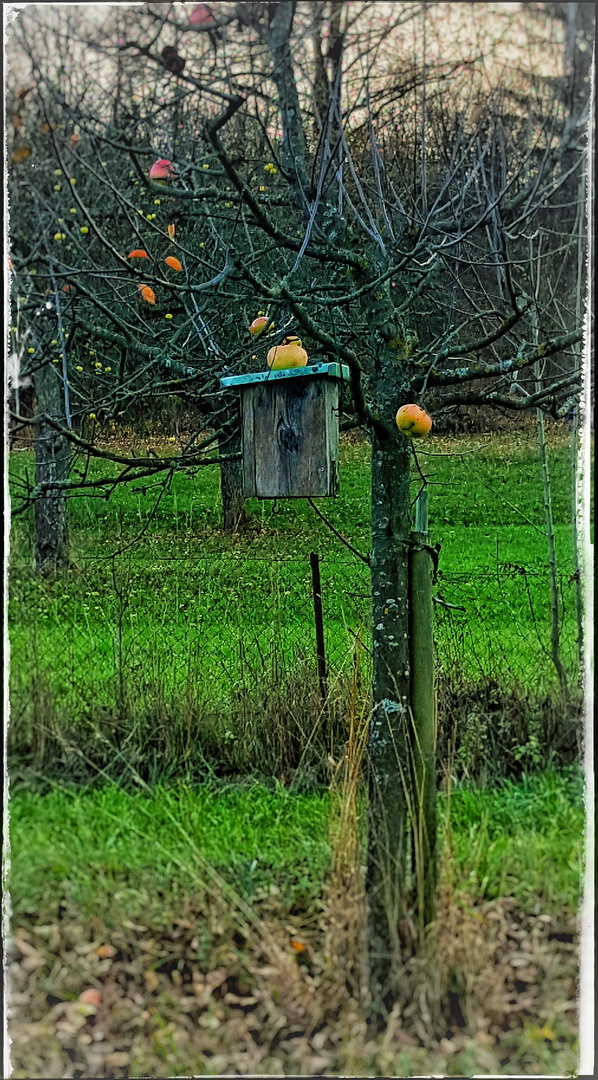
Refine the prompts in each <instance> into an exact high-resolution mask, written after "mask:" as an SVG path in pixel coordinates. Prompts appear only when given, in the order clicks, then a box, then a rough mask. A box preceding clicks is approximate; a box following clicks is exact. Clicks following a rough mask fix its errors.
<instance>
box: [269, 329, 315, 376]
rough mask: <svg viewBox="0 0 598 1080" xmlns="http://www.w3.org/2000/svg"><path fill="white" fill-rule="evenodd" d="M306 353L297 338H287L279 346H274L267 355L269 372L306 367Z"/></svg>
mask: <svg viewBox="0 0 598 1080" xmlns="http://www.w3.org/2000/svg"><path fill="white" fill-rule="evenodd" d="M307 359H308V357H307V353H306V351H305V349H304V348H303V345H302V344H301V342H300V340H299V338H298V337H294V336H289V337H285V338H283V340H282V344H281V345H275V346H274V348H273V349H270V352H269V353H268V367H269V368H270V370H271V371H281V370H282V369H283V368H298V367H306V366H307Z"/></svg>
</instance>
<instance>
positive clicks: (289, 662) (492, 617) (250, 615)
mask: <svg viewBox="0 0 598 1080" xmlns="http://www.w3.org/2000/svg"><path fill="white" fill-rule="evenodd" d="M320 576H321V592H322V608H323V619H324V641H325V650H326V666H327V670H328V675H329V679H331V680H333V681H334V679H339V678H340V679H342V678H343V677H344V676H345V675H346V674H347V673H348V672H349V671H350V669H351V664H352V662H353V655H354V652H355V641H356V638H359V640H360V642H361V643H362V650H361V652H362V656H363V662H364V663H367V658H368V656H369V655H370V654H371V633H372V624H371V584H370V576H369V569H368V567H367V566H365V565H364V564H363V563H361V562H360V561H359V560H357V559H356V558H355V557H354V556H352V555H351V553H350V552H347V554H346V556H342V557H338V555H335V556H331V555H330V554H325V555H323V556H322V557H321V559H320ZM434 592H435V605H434V610H435V624H436V643H437V665H438V669H439V671H444V672H448V673H449V674H450V673H458V674H459V675H460V677H463V678H470V679H475V678H476V677H479V676H482V675H483V676H488V675H493V676H496V677H497V678H501V679H503V680H510V681H513V680H518V681H519V682H520V683H522V684H526V685H529V686H530V687H531V686H533V687H537V686H538V685H539V684H540V683H541V682H542V681H546V680H548V681H549V680H550V679H551V678H553V676H554V672H553V671H552V665H551V661H550V656H549V652H548V644H549V640H550V636H549V596H548V583H547V575H546V572H545V571H544V570H536V571H531V570H526V569H525V568H524V567H516V566H513V565H511V564H506V563H503V564H497V565H496V566H495V567H493V568H492V569H489V568H484V569H481V568H480V569H479V570H478V571H477V572H476V573H475V574H473V573H471V572H470V573H462V574H461V573H445V572H443V571H442V569H440V571H439V574H438V579H437V582H436V585H435V589H434ZM561 597H562V607H563V620H562V628H561V630H562V632H561V648H562V653H563V659H564V661H565V663H566V665H567V666H568V668H569V669H570V670H571V671H573V669H574V667H575V657H576V640H575V637H576V633H575V626H574V620H572V619H571V617H570V615H571V612H572V610H573V606H574V598H573V588H572V584H571V582H567V581H566V580H565V579H564V578H563V579H562V580H561ZM10 642H11V664H10V685H11V705H12V710H13V714H14V713H15V712H17V713H18V712H19V710H23V709H25V710H26V709H27V707H28V704H29V703H30V702H31V700H32V698H33V697H34V696H35V693H36V692H37V690H36V687H37V689H39V686H40V685H41V684H43V685H44V686H46V688H47V690H48V692H49V693H51V696H52V698H53V700H54V702H55V704H56V706H57V707H59V708H60V710H61V711H66V712H67V713H68V714H69V715H71V716H72V717H76V716H77V715H78V714H80V713H85V712H86V711H89V710H90V709H97V708H99V707H104V708H105V709H106V710H113V709H114V707H115V704H114V703H115V699H116V697H115V696H117V695H118V693H119V692H120V693H121V695H122V694H123V693H124V692H125V690H127V689H128V692H129V693H140V692H144V693H145V692H149V691H150V689H152V690H153V691H154V692H155V693H159V694H161V695H163V696H164V698H165V699H173V698H174V697H177V696H179V697H180V696H184V695H185V694H188V693H189V692H191V689H192V690H193V693H194V694H196V695H197V694H199V695H201V697H202V699H203V700H204V702H205V704H206V706H209V707H212V708H215V709H217V708H222V707H224V706H225V704H226V703H227V702H230V701H231V700H232V699H235V698H238V696H239V695H242V694H247V693H251V692H252V691H253V690H255V689H258V690H259V689H260V688H263V686H264V683H265V681H267V680H268V679H270V680H276V678H278V677H281V676H282V675H283V673H285V672H286V673H289V672H291V671H292V670H293V669H294V668H298V667H302V670H305V671H310V670H312V669H313V671H316V668H317V656H316V631H315V623H314V605H313V591H312V581H311V572H310V563H309V552H306V553H305V556H304V557H289V558H285V557H279V558H263V557H262V558H256V557H253V556H247V555H245V554H243V555H242V556H238V557H233V556H231V554H230V553H228V554H227V555H226V556H224V555H209V556H205V555H198V556H194V557H184V558H176V559H162V558H160V557H150V558H144V559H140V558H139V556H138V555H136V556H135V558H134V559H133V558H127V557H126V556H122V557H120V558H119V559H116V560H114V561H112V562H110V561H106V560H100V559H97V558H95V559H88V560H83V562H82V563H81V564H80V566H79V569H78V571H76V572H74V571H73V572H71V573H70V574H69V575H68V578H67V579H65V580H64V581H59V580H56V581H54V582H52V583H49V582H45V581H40V580H39V579H38V578H36V576H35V575H34V574H32V573H31V572H30V571H28V570H26V569H24V568H23V567H21V569H20V570H19V569H18V567H17V568H15V567H13V569H12V572H11V583H10Z"/></svg>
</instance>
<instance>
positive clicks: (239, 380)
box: [220, 364, 349, 387]
mask: <svg viewBox="0 0 598 1080" xmlns="http://www.w3.org/2000/svg"><path fill="white" fill-rule="evenodd" d="M310 375H326V376H327V377H328V378H329V379H343V380H344V381H345V382H348V381H349V368H348V367H345V365H344V364H343V365H341V364H310V365H309V366H307V367H300V368H282V369H281V370H280V371H256V372H254V373H253V374H252V375H227V376H226V377H225V378H224V379H221V380H220V385H221V386H222V387H228V386H249V385H250V384H252V383H260V382H274V381H275V380H278V379H298V378H305V377H306V376H310Z"/></svg>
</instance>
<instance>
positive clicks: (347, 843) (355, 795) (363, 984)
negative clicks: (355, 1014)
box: [324, 632, 370, 1008]
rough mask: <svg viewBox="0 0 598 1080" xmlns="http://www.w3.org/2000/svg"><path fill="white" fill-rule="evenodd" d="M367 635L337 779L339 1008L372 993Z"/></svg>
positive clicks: (355, 666)
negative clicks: (364, 677) (365, 782)
mask: <svg viewBox="0 0 598 1080" xmlns="http://www.w3.org/2000/svg"><path fill="white" fill-rule="evenodd" d="M362 648H363V646H362V641H361V633H360V632H358V633H357V635H356V637H355V645H354V650H353V661H352V670H351V678H350V682H349V693H348V701H347V728H348V736H347V744H346V749H345V753H344V756H343V758H342V759H341V762H340V763H339V766H340V768H339V767H337V768H335V771H334V774H333V776H332V780H331V793H332V796H333V805H335V807H336V813H333V815H332V821H331V831H330V846H331V852H332V860H331V871H330V874H329V877H328V880H327V882H326V887H325V892H324V902H325V904H326V908H327V910H328V912H329V917H328V926H327V930H326V941H325V955H326V958H327V961H328V964H329V966H330V971H331V973H333V974H334V979H335V983H336V994H337V997H338V1005H339V1008H340V1006H341V1005H342V1003H343V1002H345V1003H346V1002H347V997H348V998H349V999H353V1000H354V1001H357V1002H360V1003H364V999H365V997H366V996H367V967H366V963H367V942H366V909H365V882H364V868H363V867H362V839H361V837H360V827H359V825H360V812H359V789H360V780H361V774H362V764H363V758H364V754H365V751H366V747H367V739H368V726H369V717H370V713H369V703H368V700H367V695H364V694H363V693H361V687H360V671H361V653H362Z"/></svg>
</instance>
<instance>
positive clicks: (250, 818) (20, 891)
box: [10, 784, 330, 924]
mask: <svg viewBox="0 0 598 1080" xmlns="http://www.w3.org/2000/svg"><path fill="white" fill-rule="evenodd" d="M329 809H330V799H329V796H328V794H327V792H326V791H324V792H323V793H321V794H318V795H312V796H309V797H308V796H304V795H299V794H289V793H288V792H286V791H285V790H284V788H281V787H277V789H276V790H275V791H273V792H271V791H268V790H267V789H266V788H264V787H262V786H260V785H257V784H256V785H254V786H252V787H250V788H246V789H243V788H241V789H239V788H234V789H233V788H226V789H225V788H222V787H216V786H212V785H206V786H203V787H199V788H196V789H191V788H189V787H185V786H183V785H176V786H174V787H171V788H164V787H159V788H157V789H156V790H155V791H153V792H152V794H151V795H148V794H144V793H142V792H135V793H129V792H125V791H123V790H122V789H121V788H119V787H115V786H108V787H105V788H103V789H102V790H101V791H86V790H85V789H83V790H79V791H66V790H60V789H57V790H54V791H53V792H52V793H51V794H49V795H44V796H38V795H34V794H31V793H30V792H27V793H25V792H22V793H18V794H16V795H15V796H14V797H13V798H12V799H11V801H10V834H11V870H10V890H11V896H12V906H13V915H14V916H17V917H18V915H19V914H21V913H22V912H35V911H42V912H43V914H44V917H46V916H50V917H55V916H56V912H57V910H58V907H59V904H61V903H64V904H66V906H68V907H69V908H74V909H76V910H78V911H79V912H81V913H82V915H83V917H84V918H85V919H90V918H92V917H93V916H98V915H101V916H102V917H103V918H104V919H106V920H107V921H108V923H109V924H110V923H112V924H114V923H115V922H116V921H118V919H119V918H123V917H125V916H126V917H127V918H129V919H131V918H132V919H135V918H140V917H141V916H143V915H144V914H145V915H146V916H147V915H148V914H149V913H151V915H152V918H154V919H158V920H159V919H160V912H161V911H162V916H163V917H164V918H166V919H168V917H169V915H170V913H171V912H172V911H173V909H175V908H176V905H177V903H178V902H180V901H181V900H182V898H184V897H185V896H189V894H190V893H194V892H196V891H199V892H201V891H202V890H203V885H204V882H205V881H206V874H205V870H204V863H208V864H209V865H210V866H211V867H214V868H215V869H217V870H218V871H219V872H221V873H222V874H223V876H224V877H225V878H226V880H227V881H228V882H229V883H230V884H232V885H233V886H234V887H235V889H236V890H237V891H238V892H239V893H241V895H243V897H244V898H245V899H248V900H251V899H253V898H260V897H261V898H263V897H264V896H266V895H268V894H269V892H270V890H271V888H272V887H275V888H276V889H280V890H281V891H283V892H284V904H287V905H288V906H289V907H290V906H291V905H292V904H293V903H298V902H299V903H303V904H306V903H307V902H308V900H309V898H313V894H314V893H316V894H317V893H318V891H319V889H320V887H321V884H322V880H323V877H324V874H325V871H326V869H327V867H328V862H329V855H330V849H329V846H328V821H329ZM165 898H166V899H165ZM281 903H282V901H281ZM283 906H284V905H283Z"/></svg>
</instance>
